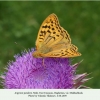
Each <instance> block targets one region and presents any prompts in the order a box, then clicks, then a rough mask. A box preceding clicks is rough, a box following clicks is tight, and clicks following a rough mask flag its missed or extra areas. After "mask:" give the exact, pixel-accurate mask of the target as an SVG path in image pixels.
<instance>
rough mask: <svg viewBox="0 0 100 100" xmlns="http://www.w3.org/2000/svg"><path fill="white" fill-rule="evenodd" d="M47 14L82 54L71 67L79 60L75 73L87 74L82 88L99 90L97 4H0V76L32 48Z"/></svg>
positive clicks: (99, 22)
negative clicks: (7, 66)
mask: <svg viewBox="0 0 100 100" xmlns="http://www.w3.org/2000/svg"><path fill="white" fill-rule="evenodd" d="M51 13H55V14H56V15H57V16H58V18H59V21H60V24H61V26H62V27H64V28H65V29H66V30H67V31H68V33H69V34H70V37H71V39H72V43H73V44H75V45H76V46H77V47H78V48H79V51H80V52H81V53H82V56H81V57H76V58H73V59H72V60H73V61H72V64H74V63H76V62H79V61H81V60H82V59H83V62H82V63H81V64H80V65H79V67H78V70H77V73H84V72H87V73H91V74H90V75H89V76H88V77H93V78H92V79H91V80H89V81H88V82H86V83H85V85H86V86H89V87H91V88H100V2H76V1H74V2H71V1H62V2H60V1H47V2H44V1H37V2H36V1H30V2H27V1H26V2H17V1H16V2H11V1H10V2H7V1H6V2H0V74H2V73H3V72H4V71H5V70H4V68H5V66H6V65H7V62H9V60H14V58H13V56H14V55H15V54H17V53H21V52H22V51H23V50H24V48H26V49H28V48H32V47H34V46H35V40H36V37H37V34H38V30H39V28H40V25H41V23H42V22H43V21H44V19H45V18H46V17H47V16H48V15H50V14H51ZM15 42H17V44H18V45H17V44H15ZM19 45H20V46H19ZM23 47H24V48H23ZM0 88H2V86H0Z"/></svg>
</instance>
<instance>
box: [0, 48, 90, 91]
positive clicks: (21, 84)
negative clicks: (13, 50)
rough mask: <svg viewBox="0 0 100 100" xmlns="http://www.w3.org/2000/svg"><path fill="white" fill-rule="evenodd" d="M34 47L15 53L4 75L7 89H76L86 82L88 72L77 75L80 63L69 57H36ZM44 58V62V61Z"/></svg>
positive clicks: (4, 85) (4, 84)
mask: <svg viewBox="0 0 100 100" xmlns="http://www.w3.org/2000/svg"><path fill="white" fill-rule="evenodd" d="M33 52H34V49H31V50H28V52H23V53H22V54H21V55H19V54H18V55H15V56H14V57H15V61H13V62H9V64H8V66H7V68H6V69H7V72H5V74H4V75H2V76H1V77H2V79H3V81H2V84H3V87H4V88H5V89H74V88H81V87H82V84H83V83H84V82H86V81H87V80H88V79H86V76H87V75H88V74H87V73H84V74H79V75H76V68H77V67H78V65H79V63H77V64H74V65H71V63H70V59H68V58H34V57H33V56H32V53H33ZM43 60H44V63H43Z"/></svg>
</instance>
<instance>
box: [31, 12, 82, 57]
mask: <svg viewBox="0 0 100 100" xmlns="http://www.w3.org/2000/svg"><path fill="white" fill-rule="evenodd" d="M32 55H33V56H34V57H36V58H41V57H43V58H44V57H60V58H69V57H76V56H80V55H81V53H79V52H78V48H77V47H76V46H75V45H73V44H71V38H70V36H69V34H68V32H67V31H66V30H65V29H64V28H63V27H61V26H60V24H59V20H58V18H57V16H56V15H55V14H54V13H53V14H50V15H49V16H48V17H47V18H46V19H45V20H44V21H43V23H42V25H41V27H40V29H39V32H38V36H37V40H36V51H34V52H33V54H32Z"/></svg>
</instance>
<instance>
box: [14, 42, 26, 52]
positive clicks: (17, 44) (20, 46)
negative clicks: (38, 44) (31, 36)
mask: <svg viewBox="0 0 100 100" xmlns="http://www.w3.org/2000/svg"><path fill="white" fill-rule="evenodd" d="M15 44H17V45H18V46H19V47H21V48H23V49H24V50H25V52H28V51H27V50H26V48H24V47H23V46H21V45H19V44H18V43H17V42H15Z"/></svg>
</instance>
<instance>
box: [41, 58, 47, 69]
mask: <svg viewBox="0 0 100 100" xmlns="http://www.w3.org/2000/svg"><path fill="white" fill-rule="evenodd" d="M44 60H45V58H42V63H43V67H44V68H46V66H45V64H44Z"/></svg>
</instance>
